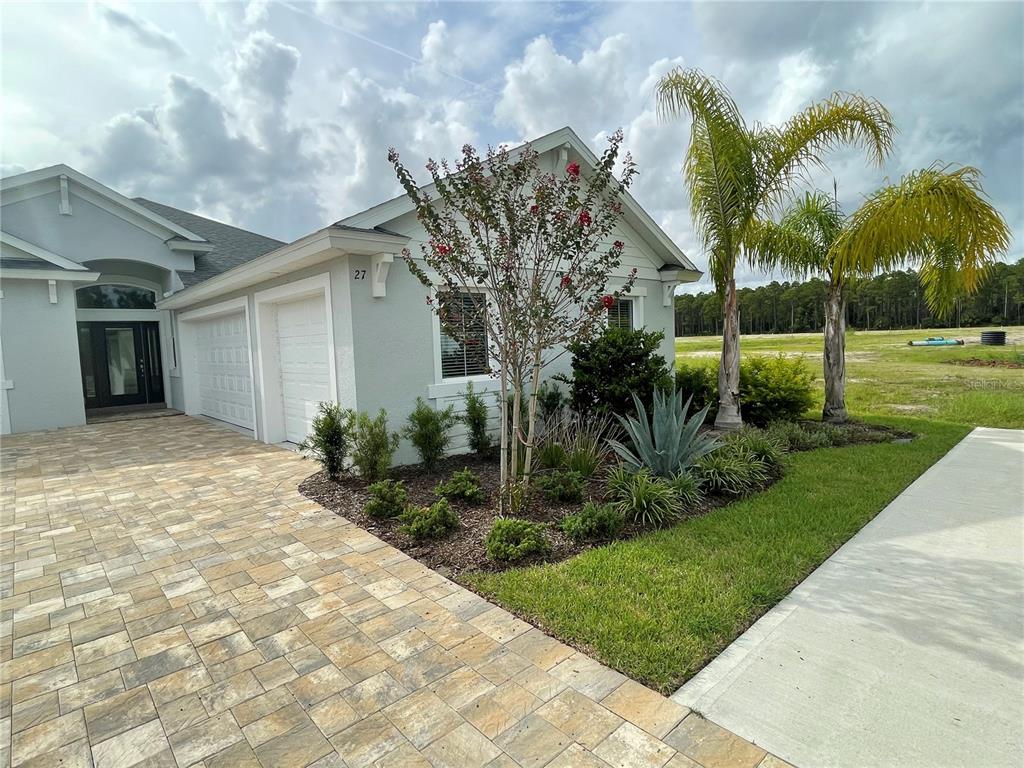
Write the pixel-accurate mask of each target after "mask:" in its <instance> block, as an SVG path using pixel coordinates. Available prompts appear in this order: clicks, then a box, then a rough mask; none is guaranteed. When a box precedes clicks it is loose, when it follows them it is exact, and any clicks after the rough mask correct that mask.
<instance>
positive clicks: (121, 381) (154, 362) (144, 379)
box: [78, 322, 164, 408]
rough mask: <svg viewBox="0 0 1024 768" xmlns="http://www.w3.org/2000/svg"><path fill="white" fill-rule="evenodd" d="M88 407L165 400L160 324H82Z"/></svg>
mask: <svg viewBox="0 0 1024 768" xmlns="http://www.w3.org/2000/svg"><path fill="white" fill-rule="evenodd" d="M78 355H79V361H80V363H81V368H82V391H83V394H84V395H85V407H86V408H104V407H109V406H118V405H141V404H144V403H162V402H163V401H164V391H163V390H164V387H163V366H162V365H161V360H160V335H159V326H158V325H157V323H114V322H90V323H79V324H78Z"/></svg>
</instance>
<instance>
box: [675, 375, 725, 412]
mask: <svg viewBox="0 0 1024 768" xmlns="http://www.w3.org/2000/svg"><path fill="white" fill-rule="evenodd" d="M676 390H677V391H679V392H682V393H683V397H687V398H690V403H691V405H692V407H693V408H694V409H697V410H700V409H701V408H704V407H705V406H706V407H707V409H708V415H707V419H708V420H709V421H714V420H715V416H717V415H718V375H717V374H716V372H715V370H714V369H713V368H710V367H708V366H705V365H686V364H684V363H679V365H678V367H677V368H676Z"/></svg>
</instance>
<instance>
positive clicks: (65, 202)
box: [57, 173, 71, 216]
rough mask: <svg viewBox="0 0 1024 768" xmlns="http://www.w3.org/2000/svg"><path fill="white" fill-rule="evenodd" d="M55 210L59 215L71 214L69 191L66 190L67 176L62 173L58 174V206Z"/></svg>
mask: <svg viewBox="0 0 1024 768" xmlns="http://www.w3.org/2000/svg"><path fill="white" fill-rule="evenodd" d="M57 210H58V212H59V213H60V215H61V216H70V215H71V193H70V192H68V177H67V176H65V175H64V174H63V173H62V174H61V175H60V207H59V208H58V209H57Z"/></svg>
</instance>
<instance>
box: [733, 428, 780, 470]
mask: <svg viewBox="0 0 1024 768" xmlns="http://www.w3.org/2000/svg"><path fill="white" fill-rule="evenodd" d="M725 440H726V442H727V443H728V444H730V445H737V446H740V447H741V448H744V449H745V450H747V451H749V452H750V453H751V454H753V455H754V456H755V457H757V458H758V459H759V460H760V461H761V463H762V464H764V465H765V466H766V467H768V468H769V469H778V468H780V467H781V466H782V453H783V451H785V450H786V445H788V443H786V444H783V443H782V442H781V441H780V440H779V439H778V438H776V437H775V436H774V435H772V434H770V433H769V432H767V431H766V430H763V429H758V428H757V427H743V429H741V430H739V431H737V432H733V433H731V434H729V435H727V436H726V438H725Z"/></svg>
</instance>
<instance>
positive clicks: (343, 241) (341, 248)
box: [156, 227, 408, 309]
mask: <svg viewBox="0 0 1024 768" xmlns="http://www.w3.org/2000/svg"><path fill="white" fill-rule="evenodd" d="M407 241H408V238H406V237H403V236H399V235H386V234H383V233H377V232H353V231H350V230H346V229H341V228H338V227H326V228H324V229H321V230H318V231H316V232H313V233H312V234H310V235H306V237H303V238H301V239H299V240H296V241H295V242H294V243H289V244H288V245H283V246H281V247H280V248H278V249H277V250H276V251H271V252H270V253H266V254H264V255H262V256H260V257H258V258H256V259H253V260H252V261H249V262H246V263H245V264H241V265H239V266H237V267H234V268H233V269H229V270H228V271H227V272H222V273H221V274H219V275H216V276H215V277H211V278H210V279H209V280H204V281H203V282H201V283H199V284H198V285H194V286H192V287H191V288H186V289H185V290H184V291H180V292H179V293H176V294H174V295H172V296H170V297H168V298H166V299H164V300H163V301H159V302H157V305H156V306H157V309H181V308H182V307H188V306H191V305H192V304H195V303H197V302H200V301H204V300H206V299H210V298H213V297H215V296H219V295H221V294H224V293H228V292H230V291H236V290H240V289H242V288H248V287H249V286H252V285H256V284H257V283H261V282H263V281H264V280H270V279H272V278H275V277H278V276H280V275H284V274H287V273H289V272H294V271H296V270H298V269H302V268H304V267H308V266H311V265H313V264H319V263H321V262H324V261H328V260H329V259H333V258H335V257H337V256H342V255H345V254H355V255H372V254H375V253H380V252H382V251H388V252H392V253H397V252H399V251H400V250H401V249H402V247H403V246H404V244H405V243H406V242H407Z"/></svg>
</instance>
